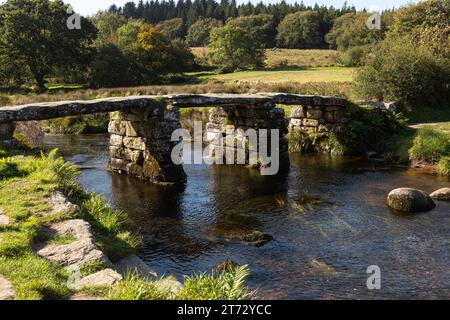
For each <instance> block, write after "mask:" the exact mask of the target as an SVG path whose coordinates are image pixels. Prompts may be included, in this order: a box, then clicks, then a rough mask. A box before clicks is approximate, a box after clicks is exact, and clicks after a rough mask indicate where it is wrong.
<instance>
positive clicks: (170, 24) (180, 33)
mask: <svg viewBox="0 0 450 320" xmlns="http://www.w3.org/2000/svg"><path fill="white" fill-rule="evenodd" d="M156 27H157V28H158V29H159V30H160V31H161V32H162V33H163V34H164V35H165V36H166V37H167V38H169V39H171V40H174V39H181V38H183V37H184V35H185V33H186V30H185V26H184V23H183V19H181V18H174V19H170V20H165V21H161V22H160V23H158V24H157V25H156Z"/></svg>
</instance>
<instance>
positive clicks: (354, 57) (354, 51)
mask: <svg viewBox="0 0 450 320" xmlns="http://www.w3.org/2000/svg"><path fill="white" fill-rule="evenodd" d="M366 55H367V49H366V48H364V47H351V48H349V49H347V50H346V51H344V52H342V53H340V54H339V58H338V60H339V62H340V63H341V64H343V65H344V66H346V67H360V66H362V65H363V64H364V62H365V59H366Z"/></svg>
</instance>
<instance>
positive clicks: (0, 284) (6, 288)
mask: <svg viewBox="0 0 450 320" xmlns="http://www.w3.org/2000/svg"><path fill="white" fill-rule="evenodd" d="M15 296H16V292H15V291H14V288H13V286H12V283H11V282H10V281H9V280H7V279H5V278H4V277H3V276H2V275H1V274H0V301H2V300H13V299H14V297H15Z"/></svg>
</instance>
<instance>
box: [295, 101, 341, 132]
mask: <svg viewBox="0 0 450 320" xmlns="http://www.w3.org/2000/svg"><path fill="white" fill-rule="evenodd" d="M348 122H349V119H348V117H347V115H346V112H345V107H344V106H297V107H293V108H292V109H291V119H290V122H289V131H290V132H295V131H299V132H302V133H310V134H318V133H327V132H340V131H341V130H342V129H343V127H344V126H345V124H346V123H348Z"/></svg>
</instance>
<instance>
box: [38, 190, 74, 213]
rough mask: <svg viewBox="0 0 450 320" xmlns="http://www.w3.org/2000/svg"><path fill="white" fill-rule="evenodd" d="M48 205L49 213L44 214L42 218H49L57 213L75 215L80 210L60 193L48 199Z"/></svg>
mask: <svg viewBox="0 0 450 320" xmlns="http://www.w3.org/2000/svg"><path fill="white" fill-rule="evenodd" d="M48 204H49V206H50V211H48V212H44V213H43V214H42V215H43V216H49V215H52V214H57V213H69V214H72V213H76V212H78V211H79V210H80V208H79V207H78V206H77V205H75V204H73V203H72V202H70V201H69V200H67V198H66V196H65V195H64V194H63V193H62V192H60V191H56V192H54V193H53V194H52V195H51V196H50V198H49V199H48Z"/></svg>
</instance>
